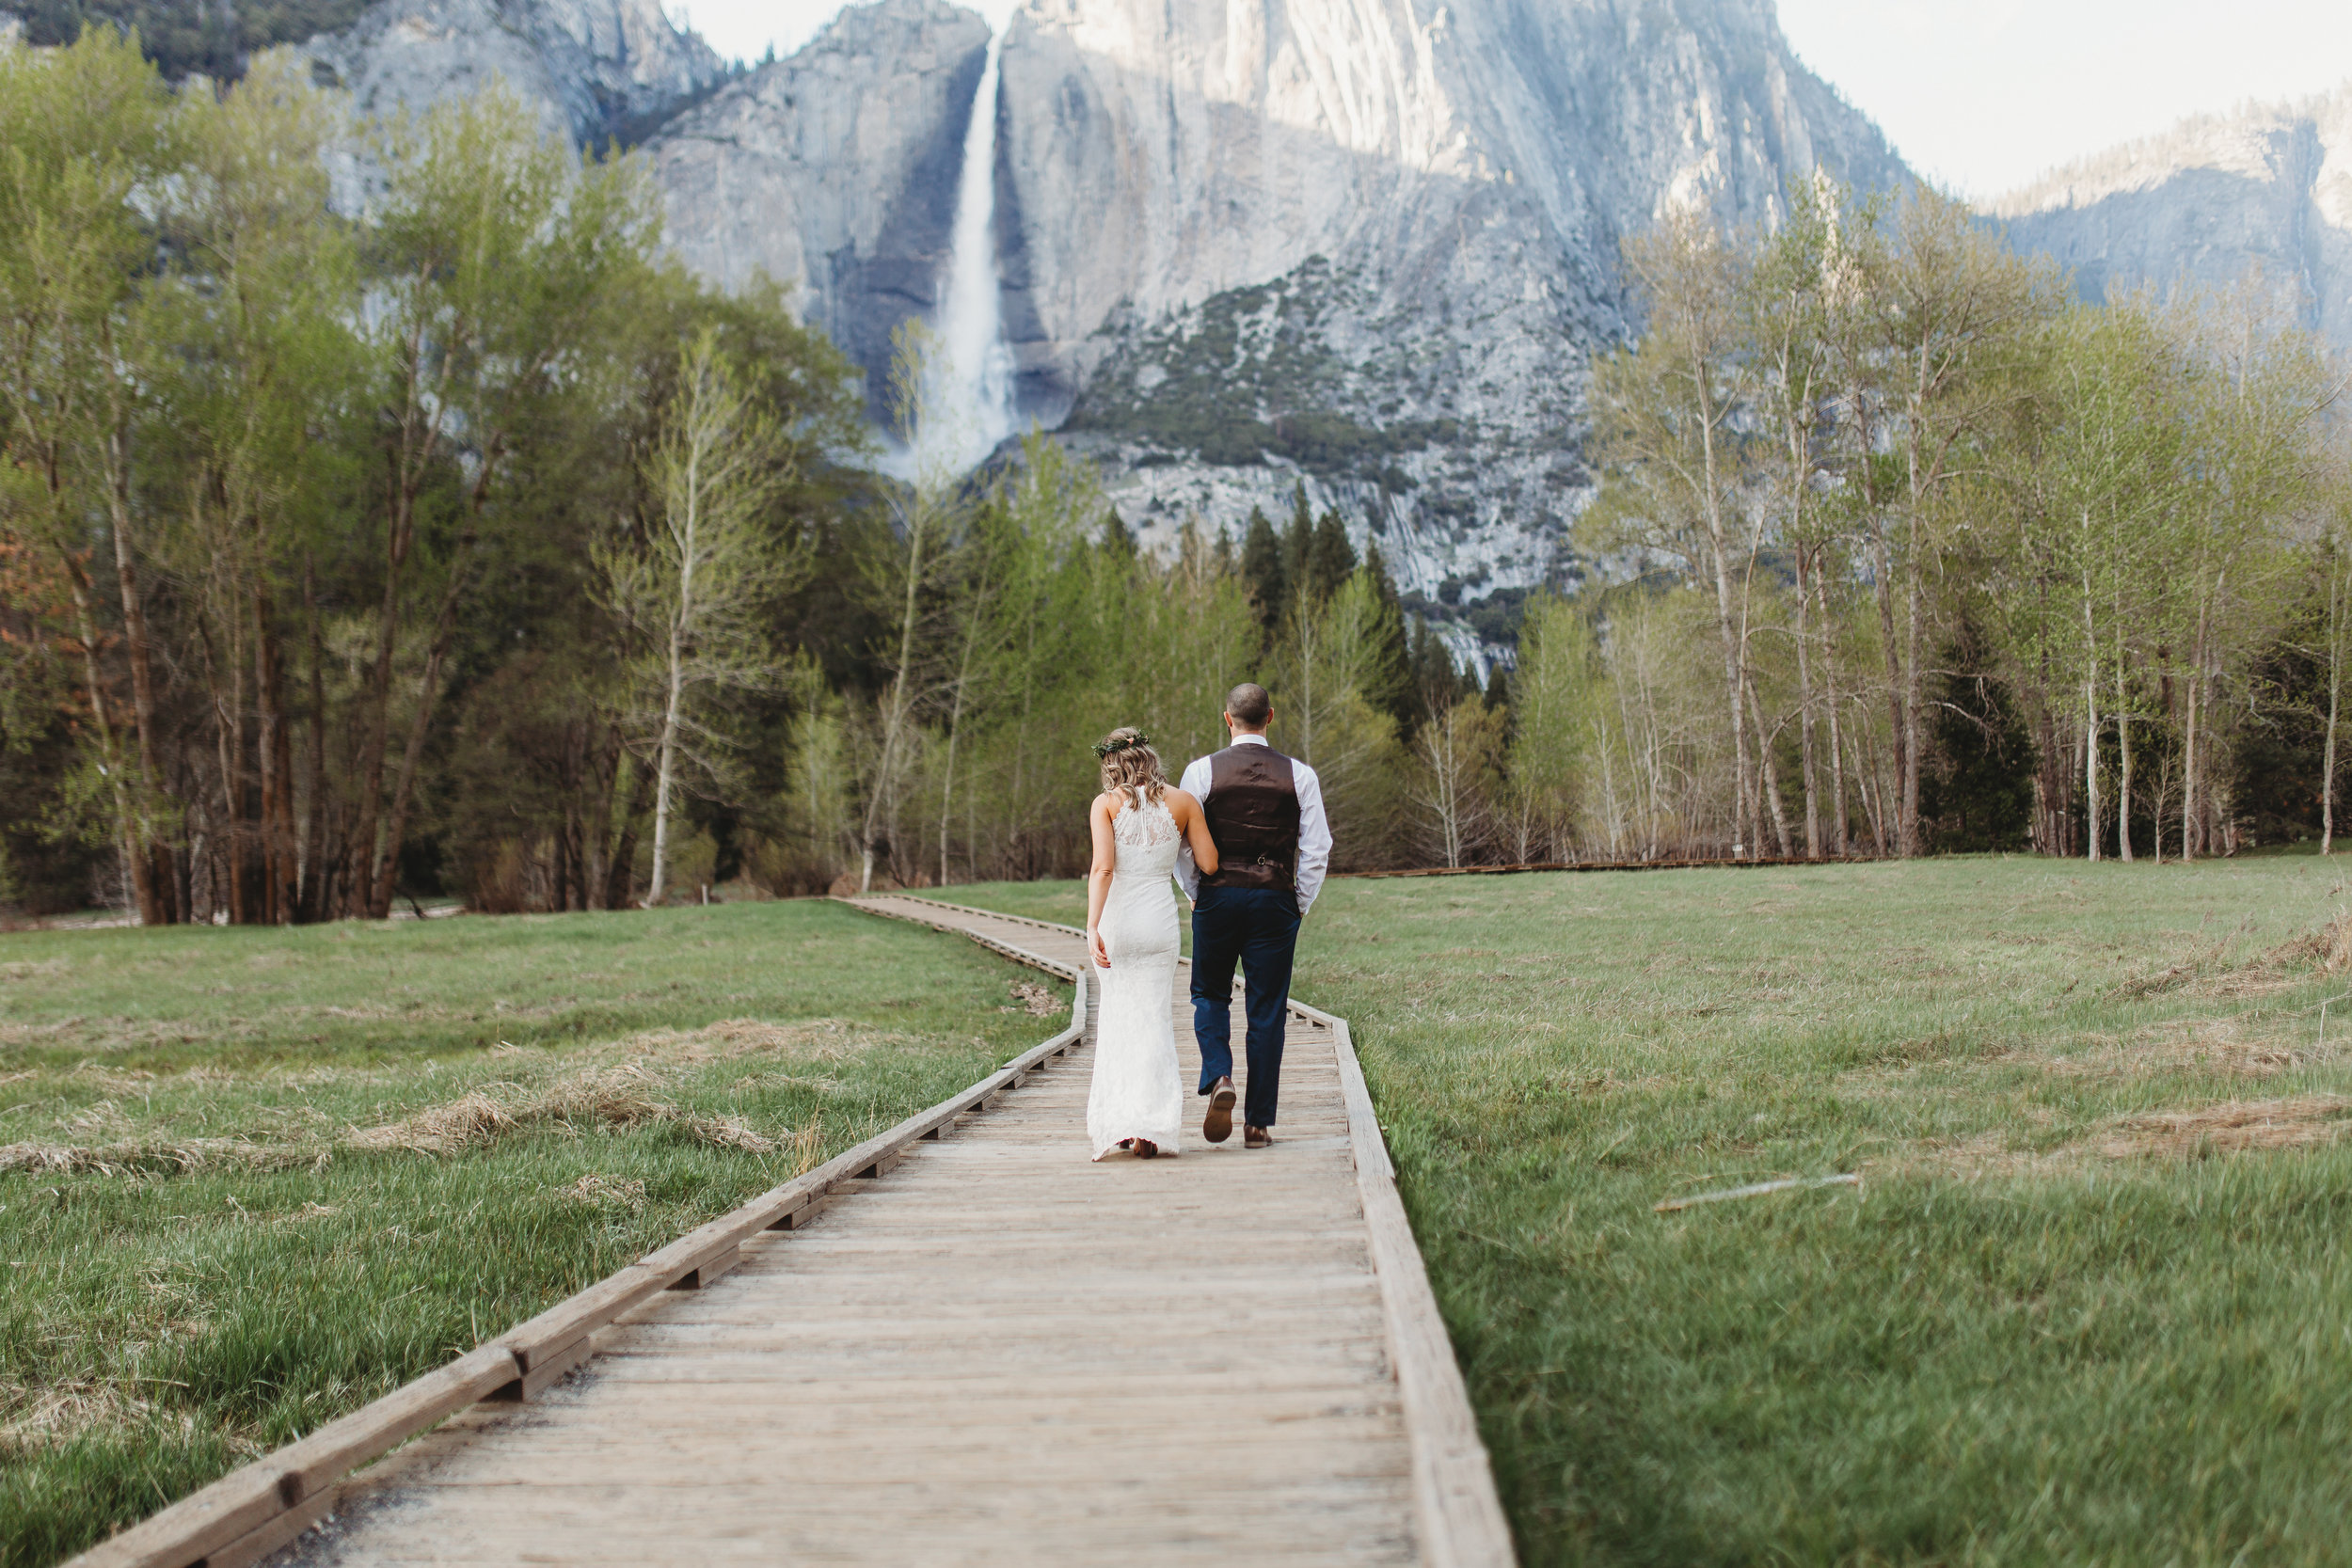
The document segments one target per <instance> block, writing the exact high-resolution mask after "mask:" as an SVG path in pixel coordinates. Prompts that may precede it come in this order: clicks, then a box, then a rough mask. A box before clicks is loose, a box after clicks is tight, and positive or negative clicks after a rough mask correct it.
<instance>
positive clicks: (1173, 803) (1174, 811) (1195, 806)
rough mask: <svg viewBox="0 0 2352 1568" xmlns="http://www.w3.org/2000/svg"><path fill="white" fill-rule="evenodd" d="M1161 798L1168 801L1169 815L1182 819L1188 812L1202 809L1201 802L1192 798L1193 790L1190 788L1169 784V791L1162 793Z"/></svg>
mask: <svg viewBox="0 0 2352 1568" xmlns="http://www.w3.org/2000/svg"><path fill="white" fill-rule="evenodd" d="M1160 799H1162V800H1166V801H1167V802H1168V815H1169V816H1174V817H1177V818H1180V819H1181V818H1182V817H1183V816H1184V814H1185V813H1186V812H1195V811H1199V810H1200V801H1198V800H1194V799H1193V798H1192V792H1191V791H1190V790H1185V789H1178V788H1177V787H1176V786H1175V785H1174V784H1170V785H1168V790H1167V793H1166V794H1164V795H1162V796H1161V797H1160Z"/></svg>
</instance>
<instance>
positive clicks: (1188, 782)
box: [1176, 735, 1331, 918]
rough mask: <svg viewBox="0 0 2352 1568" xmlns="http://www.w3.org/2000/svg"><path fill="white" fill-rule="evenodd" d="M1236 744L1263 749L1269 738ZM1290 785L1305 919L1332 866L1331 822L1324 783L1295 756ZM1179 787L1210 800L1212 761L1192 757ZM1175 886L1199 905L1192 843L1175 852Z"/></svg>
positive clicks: (1242, 737) (1239, 737)
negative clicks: (1295, 812)
mask: <svg viewBox="0 0 2352 1568" xmlns="http://www.w3.org/2000/svg"><path fill="white" fill-rule="evenodd" d="M1233 744H1234V745H1236V746H1263V745H1265V744H1266V737H1265V736H1262V735H1237V736H1233ZM1291 786H1292V787H1293V788H1294V789H1295V790H1296V791H1297V792H1298V883H1297V895H1298V912H1299V915H1300V917H1301V918H1304V917H1305V915H1306V913H1307V911H1308V909H1309V908H1310V907H1311V906H1312V905H1313V903H1314V901H1315V895H1316V894H1318V893H1321V892H1322V891H1323V873H1324V871H1325V870H1326V869H1327V868H1328V867H1329V865H1330V863H1331V823H1330V820H1329V818H1327V817H1326V816H1324V815H1323V781H1322V780H1321V779H1318V778H1316V777H1315V770H1314V769H1313V768H1310V767H1308V766H1307V765H1306V764H1305V763H1303V762H1300V761H1299V760H1298V759H1297V758H1296V757H1293V758H1292V759H1291ZM1176 787H1177V788H1179V789H1181V790H1183V791H1184V793H1185V794H1187V795H1189V796H1191V797H1192V798H1193V799H1194V800H1200V801H1203V802H1205V801H1207V800H1208V798H1209V759H1208V758H1207V757H1195V758H1193V759H1192V761H1191V762H1190V763H1188V764H1186V765H1185V768H1184V778H1183V779H1182V780H1181V781H1179V782H1178V784H1177V786H1176ZM1176 885H1177V886H1178V887H1181V888H1183V889H1184V896H1185V897H1186V898H1188V899H1190V900H1192V902H1194V903H1196V904H1198V903H1199V902H1200V867H1198V866H1196V865H1194V864H1193V863H1192V845H1191V844H1190V843H1189V842H1186V843H1184V845H1182V846H1181V847H1179V848H1178V849H1177V851H1176Z"/></svg>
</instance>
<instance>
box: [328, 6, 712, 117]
mask: <svg viewBox="0 0 2352 1568" xmlns="http://www.w3.org/2000/svg"><path fill="white" fill-rule="evenodd" d="M303 50H304V52H305V53H306V54H308V55H310V61H311V74H312V76H313V77H314V78H315V79H316V80H317V81H318V82H319V83H320V84H321V85H322V86H340V87H347V88H348V89H350V91H351V93H352V95H353V97H354V99H355V101H356V103H357V104H358V108H359V109H360V111H361V112H362V113H367V114H376V113H381V112H386V111H389V110H391V109H394V108H397V107H400V106H403V105H407V106H411V107H421V106H422V105H423V104H426V103H432V102H433V101H435V100H436V99H439V98H444V97H448V96H450V95H453V94H461V93H467V92H471V91H473V90H475V89H476V88H478V87H480V86H481V85H482V84H483V83H485V82H486V81H488V80H489V79H490V78H491V77H492V76H493V75H497V76H502V77H504V78H505V79H506V81H507V83H508V85H509V86H511V87H514V88H515V89H516V91H518V92H520V93H522V94H524V95H525V96H526V97H527V98H529V99H531V100H532V101H533V102H535V103H539V104H541V105H543V106H544V108H545V110H546V113H547V116H548V123H549V124H550V125H552V126H554V127H557V128H558V129H560V130H562V131H563V132H564V133H565V134H567V135H570V136H571V137H572V138H573V139H575V140H577V141H580V142H582V143H586V144H591V145H600V144H602V143H603V142H605V141H607V140H608V139H618V140H620V141H623V142H636V141H639V140H642V139H643V138H644V135H646V134H647V133H648V132H649V131H651V130H652V129H653V128H654V127H655V126H657V125H659V124H660V123H661V122H662V121H664V120H666V119H670V118H671V117H672V116H673V115H675V113H676V112H677V110H678V109H679V107H680V106H681V105H683V104H685V103H691V102H692V101H693V100H695V99H697V98H699V97H701V96H703V95H705V94H707V93H708V92H710V91H711V90H712V89H713V88H715V87H718V86H719V85H720V83H722V82H723V81H725V80H727V79H728V76H729V72H728V71H727V69H726V66H725V64H724V62H723V61H722V60H721V59H720V58H719V56H718V55H717V54H715V53H714V52H713V51H712V50H711V48H710V46H709V45H708V44H707V43H705V42H703V40H701V39H700V38H699V37H697V36H696V35H694V34H693V33H691V32H686V31H682V30H681V29H679V28H676V27H674V26H672V25H671V24H670V21H669V19H668V18H667V17H666V16H664V15H663V14H662V10H661V5H660V0H376V4H374V5H373V6H371V7H369V8H367V9H366V10H365V11H363V12H361V13H360V16H359V19H358V21H357V22H356V23H354V24H352V25H351V26H349V27H347V28H343V29H342V30H340V31H336V32H329V33H322V34H320V35H318V36H316V37H314V38H312V39H311V40H310V41H309V42H308V43H306V44H304V45H303Z"/></svg>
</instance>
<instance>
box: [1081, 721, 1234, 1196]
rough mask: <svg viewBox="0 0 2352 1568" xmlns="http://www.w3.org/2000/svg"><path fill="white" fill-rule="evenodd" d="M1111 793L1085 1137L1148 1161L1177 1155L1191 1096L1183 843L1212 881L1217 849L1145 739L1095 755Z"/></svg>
mask: <svg viewBox="0 0 2352 1568" xmlns="http://www.w3.org/2000/svg"><path fill="white" fill-rule="evenodd" d="M1094 754H1095V755H1096V756H1098V757H1100V758H1102V759H1103V793H1102V794H1100V795H1098V796H1096V797H1095V798H1094V809H1093V811H1092V813H1091V814H1090V815H1091V817H1092V822H1093V829H1094V868H1093V870H1091V871H1089V873H1088V874H1087V947H1088V950H1089V952H1090V953H1091V954H1092V955H1093V958H1094V983H1095V984H1096V985H1098V986H1100V987H1101V988H1102V995H1103V1007H1102V1012H1101V1013H1100V1015H1099V1016H1098V1018H1097V1021H1096V1025H1095V1040H1094V1085H1093V1088H1092V1090H1091V1092H1089V1094H1088V1096H1087V1136H1088V1137H1089V1139H1090V1140H1091V1141H1092V1142H1093V1144H1094V1157H1095V1158H1096V1159H1097V1160H1100V1159H1102V1158H1103V1157H1104V1155H1106V1154H1108V1153H1109V1152H1110V1151H1111V1150H1112V1149H1114V1148H1126V1149H1132V1150H1134V1151H1135V1153H1136V1157H1137V1158H1139V1159H1144V1160H1149V1159H1151V1158H1152V1156H1154V1155H1157V1154H1161V1153H1168V1154H1173V1153H1175V1152H1176V1151H1177V1150H1176V1135H1177V1127H1178V1124H1179V1123H1180V1122H1181V1121H1182V1120H1183V1119H1184V1080H1183V1078H1182V1077H1181V1075H1180V1074H1179V1073H1178V1071H1177V1068H1176V1020H1175V1011H1176V958H1177V940H1176V895H1175V893H1174V891H1173V886H1172V883H1171V881H1170V877H1171V876H1172V874H1173V873H1174V871H1175V869H1176V850H1177V847H1178V844H1179V842H1180V840H1179V835H1180V834H1181V835H1182V837H1183V839H1184V840H1188V841H1189V842H1190V843H1191V846H1192V858H1193V861H1194V863H1196V864H1198V865H1199V866H1200V870H1201V872H1202V874H1203V875H1206V874H1209V873H1212V872H1214V871H1216V844H1215V843H1213V842H1212V841H1211V840H1210V838H1209V825H1208V822H1207V820H1206V819H1205V818H1204V817H1203V816H1201V814H1200V801H1198V800H1194V799H1193V798H1192V797H1191V796H1189V795H1187V794H1185V793H1184V791H1183V790H1181V789H1177V788H1175V787H1173V786H1172V785H1170V784H1168V775H1167V774H1166V773H1165V772H1163V771H1162V770H1161V768H1160V757H1159V753H1158V752H1154V751H1152V741H1151V737H1150V736H1146V735H1145V734H1144V733H1143V732H1142V731H1141V730H1138V729H1135V728H1133V727H1123V728H1120V729H1116V730H1113V731H1111V733H1110V734H1109V735H1107V736H1104V737H1103V740H1102V743H1101V744H1100V745H1098V746H1096V747H1095V748H1094Z"/></svg>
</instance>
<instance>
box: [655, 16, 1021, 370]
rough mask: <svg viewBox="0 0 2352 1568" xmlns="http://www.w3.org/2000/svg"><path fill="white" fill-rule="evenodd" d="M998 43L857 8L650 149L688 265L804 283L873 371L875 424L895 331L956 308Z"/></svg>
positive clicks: (953, 21) (921, 19)
mask: <svg viewBox="0 0 2352 1568" xmlns="http://www.w3.org/2000/svg"><path fill="white" fill-rule="evenodd" d="M987 47H988V25H987V24H985V23H983V22H982V21H981V20H980V18H979V16H978V15H977V13H976V12H972V11H968V10H964V9H961V8H958V7H955V6H950V5H946V4H945V3H943V0H885V3H884V4H882V5H878V6H862V7H858V8H853V9H850V10H848V11H845V12H844V13H843V14H842V15H841V17H840V19H839V20H838V21H836V22H835V23H834V24H833V25H832V26H831V27H829V28H827V29H826V30H825V31H824V32H823V33H822V34H820V35H819V36H818V37H817V38H816V39H814V40H811V41H810V42H809V43H808V44H807V45H806V46H805V47H804V48H803V49H802V50H800V51H799V52H798V53H797V54H795V55H792V56H791V57H790V58H788V59H783V60H777V61H775V62H773V63H771V64H770V65H767V66H764V67H762V68H761V69H759V70H757V71H754V72H752V73H751V74H750V75H749V76H746V77H744V78H743V79H742V80H740V81H738V82H734V83H731V84H729V85H728V86H727V87H725V88H723V90H721V91H719V92H717V93H715V94H713V95H712V96H711V97H710V99H709V100H708V101H707V102H706V103H700V104H697V105H695V106H694V107H693V108H691V109H689V110H687V111H686V112H685V113H683V114H681V115H679V116H678V117H677V118H676V119H675V120H673V121H672V122H671V123H670V124H668V125H666V126H664V127H663V128H662V130H661V132H660V135H657V136H655V137H654V138H653V140H652V141H651V142H650V143H649V144H648V146H647V149H646V150H647V152H648V153H649V154H650V155H651V157H652V159H653V163H654V169H655V172H656V176H657V178H658V179H659V180H660V183H661V188H662V192H663V195H664V198H665V199H666V202H667V206H668V216H669V232H670V243H671V244H672V245H675V247H676V249H677V251H678V254H679V255H680V256H682V257H683V258H684V259H685V260H686V262H687V264H688V265H690V266H691V267H692V268H693V269H694V270H695V271H696V272H698V273H700V274H702V275H703V276H704V277H709V278H712V279H714V280H716V281H718V282H719V283H721V284H723V285H725V286H727V287H740V286H741V285H742V284H743V283H745V282H747V281H748V280H749V279H750V278H751V277H753V275H754V274H755V273H761V272H764V273H766V274H767V275H768V276H769V277H772V278H775V279H777V280H778V281H780V282H786V283H790V284H794V285H796V286H797V289H798V292H799V297H800V305H801V308H802V309H803V310H804V311H805V313H806V314H807V315H808V316H809V317H810V318H811V319H813V320H815V321H817V322H818V323H819V324H821V325H823V326H824V327H825V329H826V330H827V332H829V333H830V334H831V335H832V337H833V339H834V341H835V342H836V343H839V344H840V345H841V347H842V349H843V351H844V352H846V353H847V354H849V355H850V357H851V358H853V359H855V360H856V361H857V362H858V363H859V364H861V365H863V366H865V367H866V369H867V371H868V372H869V376H870V379H871V384H872V386H873V387H874V388H875V403H876V408H875V411H876V414H877V415H878V416H880V415H881V414H882V412H883V411H882V408H881V406H880V403H881V390H880V389H881V387H882V377H883V373H884V372H885V370H886V368H887V366H888V365H889V362H890V335H891V332H892V330H893V329H894V328H896V327H897V326H898V324H899V323H900V322H901V321H903V320H905V319H906V318H907V317H908V316H910V315H916V316H924V317H935V316H936V314H937V312H938V310H939V309H940V306H941V303H942V301H943V300H944V298H945V294H946V278H947V261H948V240H949V234H950V231H951V230H952V229H953V227H954V225H955V218H956V187H957V183H958V180H959V177H960V176H961V172H962V168H963V140H964V131H965V127H966V124H967V122H968V121H969V120H970V119H971V114H972V95H973V93H974V91H975V90H976V89H977V87H978V86H979V80H980V65H981V56H982V55H983V54H984V53H985V52H986V50H987ZM1000 96H1001V95H1000Z"/></svg>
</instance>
